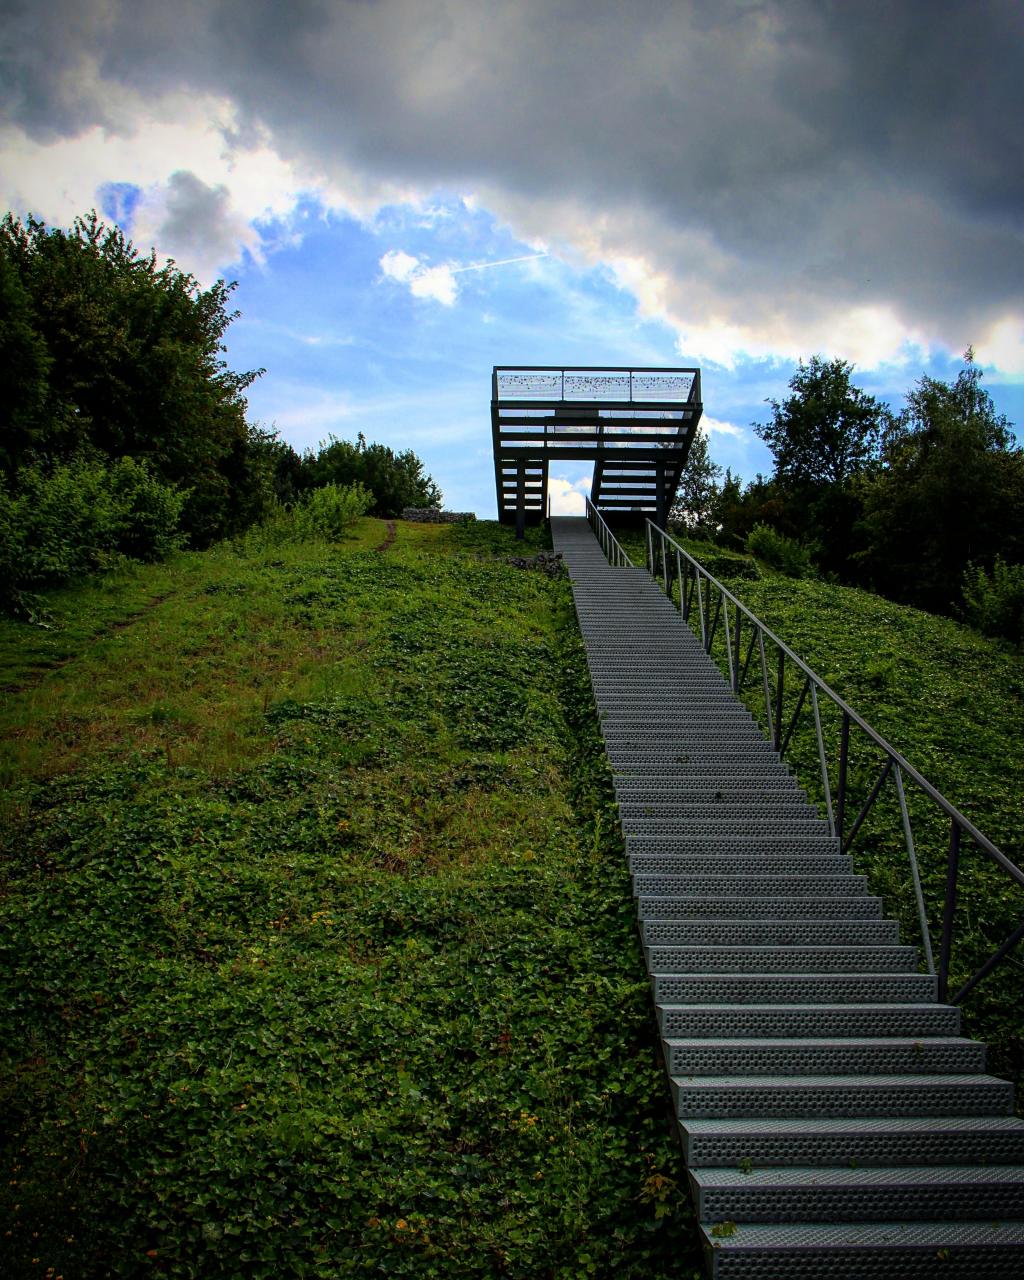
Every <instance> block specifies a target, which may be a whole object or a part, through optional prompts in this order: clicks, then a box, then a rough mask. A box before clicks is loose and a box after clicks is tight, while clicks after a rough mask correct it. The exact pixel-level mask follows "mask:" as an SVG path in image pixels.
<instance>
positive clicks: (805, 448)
mask: <svg viewBox="0 0 1024 1280" xmlns="http://www.w3.org/2000/svg"><path fill="white" fill-rule="evenodd" d="M852 372H853V366H852V365H851V364H850V363H848V362H847V361H846V360H839V359H835V360H825V359H823V358H822V357H821V356H812V357H811V359H810V361H809V362H808V363H807V364H804V362H803V361H801V362H800V365H799V367H798V369H797V371H796V373H794V374H793V376H792V378H791V379H790V381H789V387H790V390H791V392H792V394H791V395H790V396H788V397H787V398H786V399H785V400H783V401H781V402H779V401H777V400H769V401H768V403H769V404H770V405H771V407H772V416H771V421H770V422H768V423H765V424H762V425H757V424H755V429H756V431H757V433H758V435H759V436H760V437H761V439H762V440H764V441H765V443H766V444H767V445H768V447H769V448H770V449H771V451H772V455H773V457H774V459H775V472H774V475H773V477H772V480H773V482H774V485H775V488H776V491H777V494H778V495H779V496H781V497H782V498H783V500H784V505H785V508H786V516H785V520H784V521H782V522H780V527H781V531H782V532H784V533H788V534H792V535H793V536H795V537H797V538H799V539H800V540H801V541H803V542H810V543H813V545H814V546H815V548H816V558H817V560H818V562H819V564H820V565H821V567H822V568H824V569H827V570H829V571H830V572H833V573H837V574H840V575H841V576H844V577H845V576H848V575H849V572H850V561H851V557H852V555H853V553H854V551H855V550H856V542H855V533H854V531H855V529H856V526H857V522H858V520H859V518H860V515H861V506H860V500H859V496H858V494H859V491H858V489H857V486H856V485H855V484H854V479H855V477H857V476H858V475H860V474H862V473H863V472H864V471H865V470H866V469H868V468H870V467H871V466H873V465H874V464H875V463H876V461H877V459H878V456H879V450H880V447H881V443H882V440H883V438H884V436H885V434H886V432H887V431H888V430H889V428H890V425H891V414H890V413H889V410H888V409H887V408H886V407H885V406H884V405H882V404H880V403H879V402H878V401H877V400H876V399H875V398H874V397H873V396H870V395H867V394H866V393H865V392H863V391H861V390H860V389H859V388H858V387H855V386H853V384H852V382H851V381H850V377H851V374H852ZM763 518H764V517H763V516H762V519H763ZM768 522H769V523H772V524H775V522H774V521H772V520H769V521H768ZM787 525H788V528H787V527H785V526H787Z"/></svg>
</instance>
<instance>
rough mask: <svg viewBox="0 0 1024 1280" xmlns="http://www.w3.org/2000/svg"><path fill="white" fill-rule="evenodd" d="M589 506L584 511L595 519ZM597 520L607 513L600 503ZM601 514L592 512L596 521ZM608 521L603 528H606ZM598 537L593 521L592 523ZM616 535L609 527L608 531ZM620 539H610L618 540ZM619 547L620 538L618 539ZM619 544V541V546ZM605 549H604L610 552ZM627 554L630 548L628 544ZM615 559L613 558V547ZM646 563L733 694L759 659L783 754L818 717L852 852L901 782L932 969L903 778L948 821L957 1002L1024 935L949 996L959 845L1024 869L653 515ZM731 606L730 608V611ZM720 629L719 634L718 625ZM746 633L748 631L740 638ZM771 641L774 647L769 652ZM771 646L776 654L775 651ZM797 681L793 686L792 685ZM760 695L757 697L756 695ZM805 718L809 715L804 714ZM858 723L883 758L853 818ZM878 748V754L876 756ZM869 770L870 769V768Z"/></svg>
mask: <svg viewBox="0 0 1024 1280" xmlns="http://www.w3.org/2000/svg"><path fill="white" fill-rule="evenodd" d="M589 507H590V504H589V503H588V511H587V515H588V518H590V510H589ZM594 515H595V516H596V517H597V520H599V521H600V523H601V524H602V525H604V521H603V520H601V519H600V516H599V515H598V513H597V512H596V511H595V513H594ZM594 524H595V521H594V520H593V519H591V525H592V526H594ZM605 528H607V526H605ZM594 532H595V534H597V535H598V540H599V541H601V545H602V546H605V542H604V541H603V540H602V539H601V535H600V534H599V533H598V530H597V528H595V529H594ZM608 536H609V537H610V536H611V535H610V533H609V535H608ZM613 541H614V539H613ZM616 546H618V544H617V543H616ZM619 550H620V552H621V548H619ZM606 554H608V553H607V550H606ZM622 554H623V555H625V553H624V552H622ZM608 558H609V560H610V561H611V562H612V563H613V564H614V563H616V561H615V560H613V559H612V557H611V555H608ZM647 567H648V570H649V571H650V573H651V576H652V577H653V578H654V579H655V580H656V581H657V580H660V581H661V583H662V585H663V586H664V589H665V592H666V594H667V595H668V596H669V597H670V598H672V599H673V600H674V599H675V595H676V593H678V597H679V607H680V610H681V612H682V615H683V618H684V620H685V621H686V622H687V623H688V624H689V625H690V627H691V629H692V630H693V631H694V634H695V635H699V637H700V640H701V643H702V644H703V646H704V649H705V651H706V652H707V653H708V654H711V652H712V645H713V644H714V642H715V639H716V636H719V635H720V637H721V640H722V641H723V642H724V663H723V665H724V666H725V667H726V669H727V674H728V679H729V683H730V685H731V686H732V690H733V692H734V693H735V694H737V695H740V694H742V693H743V692H744V691H745V690H746V688H747V679H748V675H750V671H751V662H752V661H754V662H755V667H754V678H755V679H756V680H757V682H758V684H759V685H760V689H761V693H762V694H763V697H764V724H765V725H766V727H767V732H768V736H769V738H770V739H771V742H772V746H773V747H774V749H775V750H776V751H778V752H779V754H780V756H785V754H786V751H787V750H788V749H789V747H790V745H791V743H792V742H793V738H794V733H795V731H796V730H797V727H798V723H801V722H800V717H801V714H802V713H805V712H808V711H809V714H810V716H811V718H812V720H813V725H814V740H815V742H816V746H817V765H818V768H819V769H820V773H821V787H822V792H823V798H824V805H825V815H826V817H827V820H828V825H829V830H830V831H831V833H832V835H833V836H834V837H836V838H837V839H838V840H839V847H840V849H841V851H842V852H844V853H846V852H849V850H850V849H851V848H852V846H853V844H854V842H855V841H856V840H857V838H858V836H859V835H861V833H862V832H863V831H864V829H865V828H864V824H865V822H866V820H867V818H868V816H869V815H870V814H871V813H872V810H873V809H875V806H876V802H877V801H878V799H879V796H880V795H881V793H882V789H883V787H884V786H885V784H886V783H887V782H888V781H889V780H890V779H891V780H892V783H893V786H894V788H895V793H896V800H897V802H898V808H899V818H900V825H901V827H902V835H903V841H904V844H905V848H906V853H907V855H908V858H909V863H910V873H911V878H912V881H913V889H914V898H915V902H916V907H917V915H918V923H919V926H920V930H921V941H922V945H923V949H924V958H925V964H926V966H927V968H928V972H929V973H930V974H933V975H935V974H936V965H935V959H934V956H933V953H932V942H931V930H930V927H929V924H928V915H927V911H926V909H925V901H924V892H923V889H922V886H921V873H920V868H919V865H918V857H917V850H916V848H915V844H914V833H913V828H912V824H911V817H910V808H909V806H908V804H907V792H906V787H905V782H907V781H909V782H911V783H913V785H914V786H915V787H916V788H917V790H918V791H919V792H920V793H922V794H923V795H924V796H926V797H927V798H928V800H930V801H931V802H932V803H933V805H936V806H938V809H939V810H940V811H941V813H942V814H943V815H944V817H945V818H946V819H948V829H949V846H948V853H947V856H946V860H945V862H946V866H945V895H944V899H943V907H942V932H941V938H940V942H939V960H938V970H937V977H938V990H939V999H940V1000H944V1001H945V1000H948V1001H949V1002H950V1003H952V1004H958V1003H959V1002H960V1001H961V1000H963V999H964V997H965V996H966V995H968V994H969V993H970V992H971V991H972V990H973V989H974V988H975V987H976V986H977V985H978V983H979V982H981V981H982V979H984V978H986V977H987V976H988V975H989V974H990V973H991V972H992V970H993V969H994V968H995V967H996V965H997V964H999V963H1000V961H1002V960H1003V959H1005V958H1006V956H1008V955H1009V953H1010V952H1011V951H1012V950H1013V948H1014V947H1015V946H1016V945H1017V944H1018V943H1019V942H1020V941H1021V939H1022V938H1024V920H1022V921H1021V923H1020V924H1019V925H1018V926H1017V927H1016V928H1015V929H1014V930H1013V932H1012V933H1010V935H1009V937H1007V938H1006V939H1005V941H1004V942H1003V943H1001V944H1000V945H999V946H998V947H997V948H996V950H995V951H994V952H993V954H992V955H990V956H989V958H988V959H987V960H986V961H985V962H984V964H982V965H981V966H980V967H979V968H978V969H977V970H976V971H975V972H974V973H973V974H972V975H971V977H970V978H968V980H967V981H966V982H965V983H963V985H962V986H961V987H960V988H959V990H957V991H956V992H955V994H953V995H952V996H950V994H949V969H950V956H951V952H952V945H953V933H954V918H955V914H956V908H957V892H958V875H959V871H960V861H961V846H962V842H963V838H964V837H965V836H966V837H967V838H968V839H969V840H970V841H972V842H973V844H974V845H975V846H976V848H977V849H979V850H980V851H981V853H982V854H984V855H985V856H986V857H987V858H988V859H989V860H990V861H991V862H992V863H994V864H995V865H997V866H998V867H1000V868H1002V870H1003V871H1004V872H1005V873H1006V874H1007V875H1008V876H1009V877H1010V878H1011V880H1013V881H1015V882H1016V884H1017V885H1019V886H1021V887H1024V871H1022V870H1021V869H1020V867H1018V866H1017V865H1016V863H1014V862H1012V861H1011V860H1010V858H1008V857H1007V856H1006V855H1005V854H1004V853H1003V852H1002V851H1001V850H1000V849H998V848H997V847H996V846H995V845H994V844H993V843H992V841H991V840H989V839H988V837H987V836H985V835H983V834H982V832H980V831H979V830H978V828H977V827H976V826H975V825H974V824H973V823H972V822H971V821H970V819H969V818H967V817H965V816H964V815H963V814H962V813H961V812H960V810H959V809H957V808H956V807H955V806H954V805H952V804H951V803H950V802H949V800H947V799H946V797H945V796H944V795H943V794H942V793H941V792H940V791H939V790H938V788H937V787H935V786H933V785H932V783H930V782H929V781H928V779H927V778H925V777H924V775H923V774H921V773H920V772H919V771H918V770H917V769H915V768H914V766H913V765H912V764H910V763H909V761H907V760H906V759H905V758H904V757H903V756H902V755H901V754H900V753H899V752H898V751H897V750H896V749H895V748H894V747H893V746H892V745H891V744H890V743H889V742H887V741H886V739H885V738H883V737H882V735H881V734H880V733H878V732H877V731H876V730H875V729H873V728H872V727H871V725H869V724H868V723H867V721H866V720H865V719H864V718H863V717H862V716H860V715H858V713H857V712H856V711H854V710H853V708H852V707H851V706H849V705H848V704H847V703H846V702H845V701H844V700H843V699H842V698H841V697H840V696H839V695H838V694H837V693H836V692H835V691H834V690H833V689H831V688H830V687H829V686H828V685H827V684H826V683H825V681H824V680H822V678H821V677H820V676H819V675H818V674H817V673H816V672H815V671H813V670H812V669H811V668H810V667H809V666H808V665H807V663H806V662H804V661H803V659H802V658H800V657H799V656H798V655H797V654H796V653H794V652H793V650H792V649H791V648H790V647H789V646H788V645H787V644H786V643H785V642H784V641H782V640H780V639H779V637H778V636H777V635H775V633H774V632H773V631H772V630H771V629H770V628H769V627H767V626H766V625H765V624H764V623H763V622H762V621H761V620H760V618H758V617H757V616H756V615H755V614H753V613H752V612H751V611H750V610H749V609H748V608H747V607H746V605H744V604H743V603H742V601H740V600H738V599H737V598H736V596H734V595H733V594H732V592H731V591H729V590H728V589H727V588H726V587H724V586H723V585H722V583H721V582H719V581H718V579H717V578H714V577H712V576H711V574H710V573H708V571H707V570H706V569H705V568H703V566H702V565H701V564H700V563H699V562H698V561H697V560H695V559H694V558H693V556H691V555H690V554H689V552H687V551H686V550H685V549H684V548H683V547H681V546H680V545H679V543H678V542H676V541H675V539H674V538H672V537H671V536H670V535H669V534H667V533H665V532H664V530H662V529H660V528H658V526H657V525H656V524H654V523H653V522H652V521H650V520H648V521H647ZM730 614H731V615H732V617H731V619H730ZM719 627H721V632H719ZM744 633H749V635H748V636H747V638H746V640H745V641H744ZM766 646H767V647H768V652H766ZM769 653H771V654H772V655H773V656H772V657H769ZM787 672H791V673H792V675H791V681H794V680H795V685H793V684H791V687H790V690H789V693H788V699H789V705H788V707H787V704H786V699H787ZM794 687H795V690H796V692H794ZM822 696H823V697H824V698H825V699H827V700H828V702H829V703H831V704H833V705H834V707H835V708H836V709H837V710H838V712H839V726H838V762H837V766H836V768H837V775H838V776H837V778H836V786H835V790H834V791H833V786H832V781H831V772H830V767H829V759H828V755H829V753H828V752H827V751H826V745H825V734H824V732H823V730H822V709H823V708H822V703H821V701H820V698H821V697H822ZM758 701H760V698H759V697H758ZM803 723H806V720H805V721H804V722H803ZM853 728H856V729H858V730H859V731H860V732H861V733H862V734H863V735H865V737H866V738H867V739H868V741H869V742H870V743H871V744H872V746H873V748H874V749H875V758H874V761H873V765H874V766H877V765H879V764H880V765H881V767H880V768H879V769H878V772H877V775H876V776H874V780H873V782H872V783H871V785H870V787H866V788H865V790H866V792H867V794H866V796H865V798H864V799H863V801H862V802H861V804H860V806H859V808H858V810H857V814H856V816H855V817H854V819H853V821H852V822H848V816H849V813H850V811H851V808H852V804H851V801H852V791H853V788H852V786H851V777H852V769H851V749H850V731H851V729H853ZM879 753H880V755H881V759H880V760H879ZM868 776H870V775H868Z"/></svg>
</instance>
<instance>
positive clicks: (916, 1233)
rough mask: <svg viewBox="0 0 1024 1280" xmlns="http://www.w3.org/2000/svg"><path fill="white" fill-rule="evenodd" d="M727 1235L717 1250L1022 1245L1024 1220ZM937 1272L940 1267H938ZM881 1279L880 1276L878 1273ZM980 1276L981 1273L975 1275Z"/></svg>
mask: <svg viewBox="0 0 1024 1280" xmlns="http://www.w3.org/2000/svg"><path fill="white" fill-rule="evenodd" d="M733 1225H734V1227H735V1230H734V1231H732V1232H731V1233H729V1234H723V1235H721V1236H714V1237H710V1233H709V1232H708V1228H707V1227H706V1226H705V1224H703V1223H702V1224H701V1226H702V1229H703V1230H704V1231H705V1234H707V1235H709V1238H710V1243H711V1244H712V1246H713V1247H714V1248H715V1249H742V1248H758V1249H773V1248H792V1247H793V1246H801V1245H802V1246H807V1247H810V1248H827V1247H843V1246H852V1247H855V1248H886V1247H893V1246H901V1245H902V1246H911V1247H912V1246H920V1247H923V1248H927V1249H934V1248H936V1247H941V1246H943V1245H972V1244H1013V1245H1024V1221H1016V1220H1011V1221H1006V1222H991V1221H980V1222H979V1221H967V1222H960V1221H957V1222H948V1221H927V1220H924V1221H920V1222H835V1223H832V1222H828V1223H825V1222H783V1223H772V1222H749V1223H743V1222H738V1223H735V1224H733ZM937 1274H941V1272H937ZM880 1280H881V1277H880ZM979 1280H981V1278H980V1277H979Z"/></svg>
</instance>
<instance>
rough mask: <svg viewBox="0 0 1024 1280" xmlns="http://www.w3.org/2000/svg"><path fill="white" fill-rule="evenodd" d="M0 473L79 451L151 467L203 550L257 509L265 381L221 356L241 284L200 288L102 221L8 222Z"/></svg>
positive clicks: (4, 228)
mask: <svg viewBox="0 0 1024 1280" xmlns="http://www.w3.org/2000/svg"><path fill="white" fill-rule="evenodd" d="M0 264H2V265H0V300H2V301H3V303H4V304H5V306H4V308H2V309H0V312H3V311H5V312H6V318H5V319H4V321H3V322H2V323H0V356H2V357H3V360H2V363H3V365H4V366H5V375H4V380H3V381H0V426H2V427H3V437H2V438H3V446H2V450H0V467H2V468H3V471H4V473H5V475H6V477H7V480H8V482H9V483H12V484H13V485H14V486H15V487H17V485H18V483H19V481H18V478H17V477H18V474H19V473H20V471H21V470H22V468H24V467H27V466H30V465H32V464H34V463H38V462H41V461H42V460H43V459H44V458H45V459H48V460H51V461H68V460H70V459H71V458H73V457H76V456H78V455H80V454H82V453H85V452H88V453H99V454H100V455H103V456H105V457H108V458H113V459H116V458H122V457H132V458H136V459H138V460H139V461H144V462H147V463H148V464H149V466H150V468H151V469H152V471H153V474H154V475H155V476H156V477H157V478H158V479H159V480H160V481H161V482H162V483H164V484H170V485H174V486H176V487H178V488H180V489H181V490H182V491H183V492H185V493H186V494H187V499H186V502H185V505H184V507H183V509H182V523H183V528H184V529H185V531H186V532H187V533H188V534H189V535H190V536H191V538H192V540H193V541H194V542H195V543H196V544H197V545H204V544H206V543H209V542H211V541H212V540H214V539H215V538H218V537H222V536H224V535H225V534H229V533H232V532H235V531H237V530H239V529H241V528H244V527H245V525H246V524H247V523H248V522H250V521H251V519H252V518H253V516H254V507H255V509H256V511H257V512H258V509H259V506H260V501H261V496H262V494H263V493H264V492H265V491H267V489H268V481H267V478H266V475H265V472H264V470H263V469H261V467H260V465H259V461H260V458H259V450H258V448H255V447H254V442H253V439H252V434H251V432H250V429H249V428H248V426H247V424H246V421H245V399H244V391H245V389H246V388H247V387H248V386H249V384H250V383H251V382H252V381H253V380H254V379H255V378H256V377H258V376H259V372H261V371H252V372H249V373H242V374H238V373H234V372H232V371H231V370H229V369H228V368H227V365H226V364H225V362H224V360H223V359H222V355H221V353H222V351H223V339H224V334H225V332H226V330H227V328H228V325H229V324H230V323H231V321H232V319H233V318H234V315H233V314H232V313H231V312H229V311H228V310H227V305H228V300H229V298H230V294H231V290H232V288H233V287H234V286H231V285H226V284H225V283H224V282H223V281H218V282H217V283H216V284H214V285H213V286H212V287H211V288H209V289H206V290H203V289H201V288H200V287H199V285H198V283H197V281H196V280H195V279H194V278H193V277H192V276H191V275H188V274H186V273H184V272H181V271H179V270H178V269H177V268H176V267H175V266H174V264H173V263H170V262H169V263H167V264H166V265H165V266H163V267H158V266H157V263H156V259H155V256H154V255H153V254H150V255H148V256H141V255H140V254H139V253H138V251H137V250H136V249H135V248H134V246H133V245H132V244H131V242H130V241H128V240H127V239H126V238H125V237H124V235H123V233H122V232H121V231H120V230H119V229H117V228H116V227H115V228H109V227H107V226H105V225H104V224H103V223H102V222H100V221H99V219H98V218H97V216H96V214H95V213H92V214H91V215H89V216H88V217H86V218H77V219H76V220H75V222H74V225H73V226H72V228H71V230H70V231H64V230H60V229H54V228H48V227H46V225H45V224H44V223H42V222H39V221H37V220H35V219H33V218H29V220H28V222H27V223H26V224H22V223H21V222H20V221H19V220H17V219H15V218H14V217H12V216H11V215H10V214H8V215H7V216H6V217H5V218H4V219H3V221H2V222H0Z"/></svg>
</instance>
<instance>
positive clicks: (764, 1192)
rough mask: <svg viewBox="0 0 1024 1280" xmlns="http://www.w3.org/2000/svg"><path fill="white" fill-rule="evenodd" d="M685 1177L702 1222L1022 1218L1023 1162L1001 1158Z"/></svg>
mask: <svg viewBox="0 0 1024 1280" xmlns="http://www.w3.org/2000/svg"><path fill="white" fill-rule="evenodd" d="M690 1184H691V1187H692V1189H693V1192H694V1199H695V1201H696V1208H697V1214H698V1217H700V1218H701V1220H702V1221H705V1222H714V1221H716V1220H719V1219H721V1218H724V1217H730V1218H733V1220H734V1221H738V1222H807V1221H822V1222H857V1221H858V1220H863V1219H865V1218H867V1219H869V1220H872V1221H876V1222H879V1221H894V1220H895V1221H898V1220H899V1219H901V1218H915V1219H935V1218H937V1219H939V1220H942V1219H945V1218H955V1217H964V1218H980V1217H982V1216H984V1217H986V1218H988V1219H989V1220H990V1221H998V1220H999V1219H1000V1218H1024V1169H1021V1168H1015V1167H1013V1166H1008V1165H996V1166H993V1167H991V1168H989V1167H987V1166H978V1165H960V1166H950V1165H909V1166H908V1165H904V1166H901V1167H897V1168H867V1169H843V1168H810V1169H802V1168H796V1169H753V1170H751V1172H750V1173H748V1174H743V1173H740V1172H739V1171H738V1170H736V1169H694V1170H691V1172H690ZM939 1274H941V1273H939Z"/></svg>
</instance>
